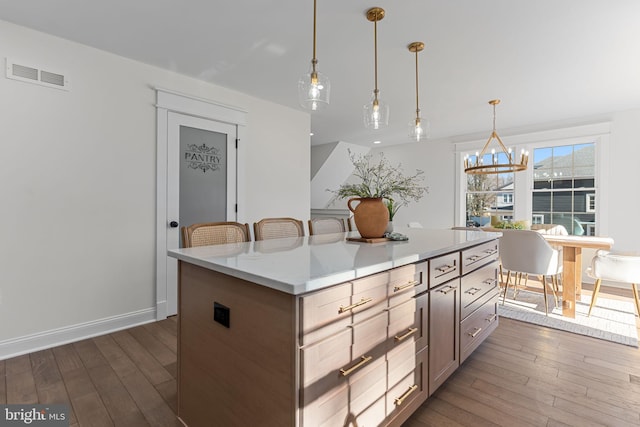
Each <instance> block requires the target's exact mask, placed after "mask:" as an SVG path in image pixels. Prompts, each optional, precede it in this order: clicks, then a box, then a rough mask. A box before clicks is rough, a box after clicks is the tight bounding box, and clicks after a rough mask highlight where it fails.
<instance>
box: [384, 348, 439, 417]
mask: <svg viewBox="0 0 640 427" xmlns="http://www.w3.org/2000/svg"><path fill="white" fill-rule="evenodd" d="M407 347H410V346H407ZM427 353H428V350H427V349H424V350H422V351H420V352H418V353H415V350H414V351H410V352H398V353H396V354H393V355H391V356H390V357H389V360H388V361H387V366H388V367H387V369H388V370H389V391H388V392H387V421H391V420H392V419H393V418H395V417H397V416H398V414H399V413H400V412H401V411H402V410H403V409H404V408H406V407H408V406H410V405H411V403H412V402H414V401H416V400H419V401H420V402H423V401H424V400H426V398H427V396H428V383H429V381H428V373H427V361H428V355H427Z"/></svg>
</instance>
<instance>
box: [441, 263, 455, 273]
mask: <svg viewBox="0 0 640 427" xmlns="http://www.w3.org/2000/svg"><path fill="white" fill-rule="evenodd" d="M436 270H438V272H440V274H447V273H451V272H452V271H455V270H456V265H455V264H453V265H445V266H444V267H436Z"/></svg>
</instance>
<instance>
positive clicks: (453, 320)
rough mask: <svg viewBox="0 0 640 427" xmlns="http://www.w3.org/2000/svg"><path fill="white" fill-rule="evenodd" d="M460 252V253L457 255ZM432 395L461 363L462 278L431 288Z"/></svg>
mask: <svg viewBox="0 0 640 427" xmlns="http://www.w3.org/2000/svg"><path fill="white" fill-rule="evenodd" d="M458 256H459V255H458ZM429 298H430V299H431V303H430V307H429V395H431V394H433V392H434V391H436V389H437V388H438V387H440V385H441V384H442V383H443V382H445V380H446V379H447V378H449V376H450V375H451V374H452V373H454V372H455V370H456V369H458V366H459V365H460V359H459V357H460V351H459V348H460V347H459V346H460V340H459V330H460V279H459V278H456V279H452V280H450V281H448V282H446V283H443V284H441V285H439V286H436V287H435V288H433V289H431V290H430V291H429Z"/></svg>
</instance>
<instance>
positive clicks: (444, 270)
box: [429, 252, 460, 289]
mask: <svg viewBox="0 0 640 427" xmlns="http://www.w3.org/2000/svg"><path fill="white" fill-rule="evenodd" d="M459 275H460V252H454V253H451V254H447V255H442V256H439V257H436V258H433V259H431V260H429V288H430V289H432V288H434V287H436V286H438V285H439V284H441V283H444V282H446V281H449V280H451V279H453V278H455V277H458V276H459Z"/></svg>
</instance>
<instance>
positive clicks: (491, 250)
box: [484, 248, 498, 255]
mask: <svg viewBox="0 0 640 427" xmlns="http://www.w3.org/2000/svg"><path fill="white" fill-rule="evenodd" d="M496 252H498V249H497V248H492V249H487V250H485V251H484V253H486V254H487V255H493V254H495V253H496Z"/></svg>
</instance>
